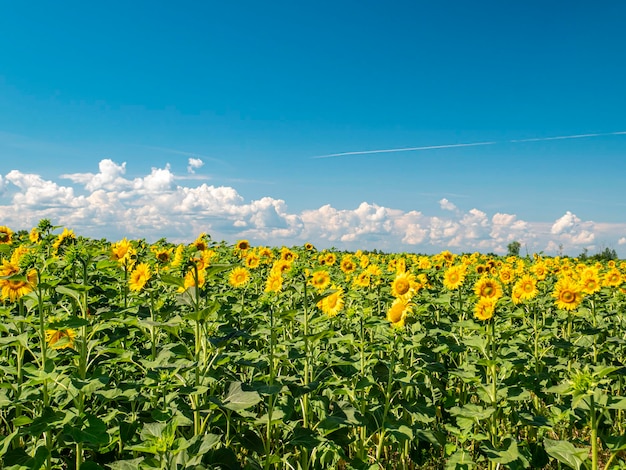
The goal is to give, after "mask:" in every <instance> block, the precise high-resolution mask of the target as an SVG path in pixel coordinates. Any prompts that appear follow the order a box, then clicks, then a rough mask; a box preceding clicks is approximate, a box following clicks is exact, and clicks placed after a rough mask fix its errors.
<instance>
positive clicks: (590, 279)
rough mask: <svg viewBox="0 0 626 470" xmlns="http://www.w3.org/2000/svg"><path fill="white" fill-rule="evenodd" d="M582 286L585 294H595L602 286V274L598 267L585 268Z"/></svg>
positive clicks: (582, 273)
mask: <svg viewBox="0 0 626 470" xmlns="http://www.w3.org/2000/svg"><path fill="white" fill-rule="evenodd" d="M579 284H580V288H581V290H582V291H583V292H584V293H585V294H593V293H594V292H598V291H599V290H600V289H601V288H602V283H601V282H600V274H599V273H598V270H597V269H596V268H589V267H588V268H585V269H583V270H582V272H581V274H580V281H579Z"/></svg>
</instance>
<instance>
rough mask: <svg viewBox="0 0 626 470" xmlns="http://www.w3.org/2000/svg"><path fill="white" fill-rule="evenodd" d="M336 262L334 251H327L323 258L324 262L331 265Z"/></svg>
mask: <svg viewBox="0 0 626 470" xmlns="http://www.w3.org/2000/svg"><path fill="white" fill-rule="evenodd" d="M336 262H337V255H336V254H335V253H327V254H326V256H325V258H324V264H327V265H328V266H332V265H333V264H335V263H336Z"/></svg>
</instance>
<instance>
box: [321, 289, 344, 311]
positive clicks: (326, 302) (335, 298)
mask: <svg viewBox="0 0 626 470" xmlns="http://www.w3.org/2000/svg"><path fill="white" fill-rule="evenodd" d="M331 289H332V290H333V291H334V292H332V293H331V294H329V295H327V296H326V297H324V298H323V299H322V300H320V301H318V302H317V307H318V308H319V309H320V310H321V311H322V312H324V313H325V314H326V315H327V316H329V317H335V316H337V314H338V313H339V312H340V311H341V310H342V309H343V306H344V300H343V289H342V288H341V287H337V286H336V285H333V286H332V287H331Z"/></svg>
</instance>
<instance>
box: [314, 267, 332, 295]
mask: <svg viewBox="0 0 626 470" xmlns="http://www.w3.org/2000/svg"><path fill="white" fill-rule="evenodd" d="M309 284H311V285H312V286H313V287H315V288H316V289H317V290H318V291H321V290H324V289H326V287H328V285H329V284H330V274H328V271H326V270H325V269H320V270H318V271H315V272H314V273H313V275H312V276H311V279H310V280H309Z"/></svg>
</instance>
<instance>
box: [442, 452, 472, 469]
mask: <svg viewBox="0 0 626 470" xmlns="http://www.w3.org/2000/svg"><path fill="white" fill-rule="evenodd" d="M474 467H476V463H475V462H474V461H473V460H472V455H471V454H470V453H469V452H467V451H465V450H463V449H459V450H457V451H456V452H455V453H454V454H452V455H451V456H450V458H449V459H448V461H447V462H446V470H469V469H471V468H474Z"/></svg>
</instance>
